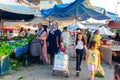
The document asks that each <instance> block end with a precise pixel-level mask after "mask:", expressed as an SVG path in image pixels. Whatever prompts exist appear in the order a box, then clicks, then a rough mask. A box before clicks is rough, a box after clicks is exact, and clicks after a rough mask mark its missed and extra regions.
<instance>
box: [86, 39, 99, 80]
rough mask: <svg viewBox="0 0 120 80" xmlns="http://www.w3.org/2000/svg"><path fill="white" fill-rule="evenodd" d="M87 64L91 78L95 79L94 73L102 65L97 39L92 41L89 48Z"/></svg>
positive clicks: (91, 79)
mask: <svg viewBox="0 0 120 80" xmlns="http://www.w3.org/2000/svg"><path fill="white" fill-rule="evenodd" d="M86 64H87V66H88V70H89V71H90V79H89V80H94V73H95V72H96V71H97V69H98V67H99V66H100V52H99V51H98V49H97V42H96V41H91V42H90V49H89V50H88V54H87V55H86Z"/></svg>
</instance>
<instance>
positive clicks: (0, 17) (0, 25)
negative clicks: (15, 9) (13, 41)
mask: <svg viewBox="0 0 120 80" xmlns="http://www.w3.org/2000/svg"><path fill="white" fill-rule="evenodd" d="M0 32H1V34H0V38H1V37H2V10H1V9H0Z"/></svg>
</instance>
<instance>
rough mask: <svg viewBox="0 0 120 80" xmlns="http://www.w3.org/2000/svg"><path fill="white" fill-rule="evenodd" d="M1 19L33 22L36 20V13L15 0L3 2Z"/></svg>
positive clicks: (0, 3) (0, 4) (1, 3)
mask: <svg viewBox="0 0 120 80" xmlns="http://www.w3.org/2000/svg"><path fill="white" fill-rule="evenodd" d="M0 18H1V19H3V20H31V19H33V18H34V11H33V10H31V9H29V8H27V7H25V6H23V5H21V4H19V3H17V2H15V0H14V1H13V0H3V1H1V2H0Z"/></svg>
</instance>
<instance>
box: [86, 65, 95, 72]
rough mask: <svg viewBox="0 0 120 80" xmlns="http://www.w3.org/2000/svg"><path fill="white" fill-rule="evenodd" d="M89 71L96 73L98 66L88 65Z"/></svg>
mask: <svg viewBox="0 0 120 80" xmlns="http://www.w3.org/2000/svg"><path fill="white" fill-rule="evenodd" d="M88 70H89V71H96V70H97V65H93V64H88Z"/></svg>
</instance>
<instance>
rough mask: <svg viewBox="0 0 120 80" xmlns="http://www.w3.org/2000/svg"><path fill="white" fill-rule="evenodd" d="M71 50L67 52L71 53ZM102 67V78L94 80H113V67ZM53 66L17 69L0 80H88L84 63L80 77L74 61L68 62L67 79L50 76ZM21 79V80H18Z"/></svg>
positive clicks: (61, 76) (103, 64) (62, 76)
mask: <svg viewBox="0 0 120 80" xmlns="http://www.w3.org/2000/svg"><path fill="white" fill-rule="evenodd" d="M72 51H73V50H72V49H70V50H69V52H71V53H72ZM102 66H103V68H104V70H105V73H106V75H105V77H104V78H101V79H100V78H95V80H114V79H113V76H114V75H113V72H114V70H113V67H112V68H110V67H109V65H107V64H105V63H102ZM52 68H53V66H51V65H40V64H32V65H31V66H29V67H27V68H25V67H22V66H21V67H19V68H18V71H10V72H9V73H8V74H5V75H3V76H1V78H0V80H88V76H89V72H88V69H87V66H86V64H85V61H84V60H83V62H82V66H81V68H82V71H81V72H80V76H79V77H76V76H75V61H70V60H69V71H70V76H69V78H67V77H65V76H64V75H54V76H52V75H51V72H52ZM20 78H21V79H20Z"/></svg>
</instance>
